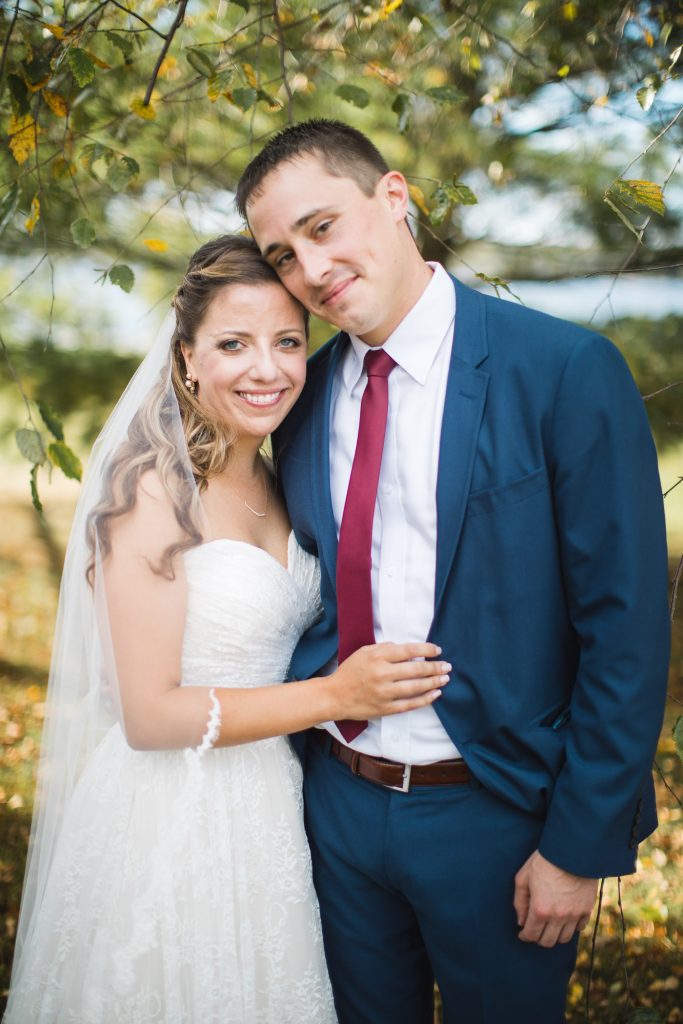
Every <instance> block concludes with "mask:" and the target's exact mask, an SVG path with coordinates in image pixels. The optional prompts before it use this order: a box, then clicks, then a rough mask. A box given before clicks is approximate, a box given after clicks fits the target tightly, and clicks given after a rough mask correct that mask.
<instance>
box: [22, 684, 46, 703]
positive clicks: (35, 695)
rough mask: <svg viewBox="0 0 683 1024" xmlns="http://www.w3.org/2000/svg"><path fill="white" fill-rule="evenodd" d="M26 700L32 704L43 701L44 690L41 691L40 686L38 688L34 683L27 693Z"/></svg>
mask: <svg viewBox="0 0 683 1024" xmlns="http://www.w3.org/2000/svg"><path fill="white" fill-rule="evenodd" d="M26 698H27V700H30V701H31V703H32V704H35V703H36V701H38V700H42V698H43V693H42V690H41V689H40V687H39V686H36V685H35V683H34V684H33V685H32V686H29V688H28V690H27V691H26Z"/></svg>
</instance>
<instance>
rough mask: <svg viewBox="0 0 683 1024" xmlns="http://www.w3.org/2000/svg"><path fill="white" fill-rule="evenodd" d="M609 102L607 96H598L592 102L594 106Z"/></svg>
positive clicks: (604, 104) (604, 105)
mask: <svg viewBox="0 0 683 1024" xmlns="http://www.w3.org/2000/svg"><path fill="white" fill-rule="evenodd" d="M608 103H609V96H607V95H605V96H598V98H597V100H596V101H595V103H594V104H593V106H594V107H606V106H607V104H608Z"/></svg>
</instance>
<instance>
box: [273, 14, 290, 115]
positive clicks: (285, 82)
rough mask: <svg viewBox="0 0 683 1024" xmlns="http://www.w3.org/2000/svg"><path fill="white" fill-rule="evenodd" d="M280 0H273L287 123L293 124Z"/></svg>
mask: <svg viewBox="0 0 683 1024" xmlns="http://www.w3.org/2000/svg"><path fill="white" fill-rule="evenodd" d="M277 5H278V0H273V21H274V23H275V32H276V33H277V43H278V48H279V51H280V70H281V71H282V84H283V85H284V87H285V92H286V93H287V123H288V124H292V123H293V121H294V97H293V96H292V89H291V86H290V84H289V80H288V78H287V65H286V64H285V34H284V32H283V29H282V22H281V21H280V12H279V11H278V7H277Z"/></svg>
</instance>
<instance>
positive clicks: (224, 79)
mask: <svg viewBox="0 0 683 1024" xmlns="http://www.w3.org/2000/svg"><path fill="white" fill-rule="evenodd" d="M234 73H235V72H234V69H233V68H223V70H222V71H217V72H216V74H215V75H211V78H209V80H208V82H207V83H206V91H207V94H208V97H209V99H210V100H212V101H213V100H217V99H218V97H219V96H222V95H223V94H224V93H225V92H227V90H228V87H229V85H230V82H231V81H232V79H233V75H234Z"/></svg>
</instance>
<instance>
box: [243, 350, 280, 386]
mask: <svg viewBox="0 0 683 1024" xmlns="http://www.w3.org/2000/svg"><path fill="white" fill-rule="evenodd" d="M279 375H280V371H279V368H278V365H277V362H276V359H275V353H274V352H273V349H272V348H271V346H270V345H267V346H265V345H264V346H257V347H255V348H254V349H253V351H252V362H251V366H250V367H249V376H250V377H251V379H252V380H258V381H273V380H277V378H278V377H279Z"/></svg>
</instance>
